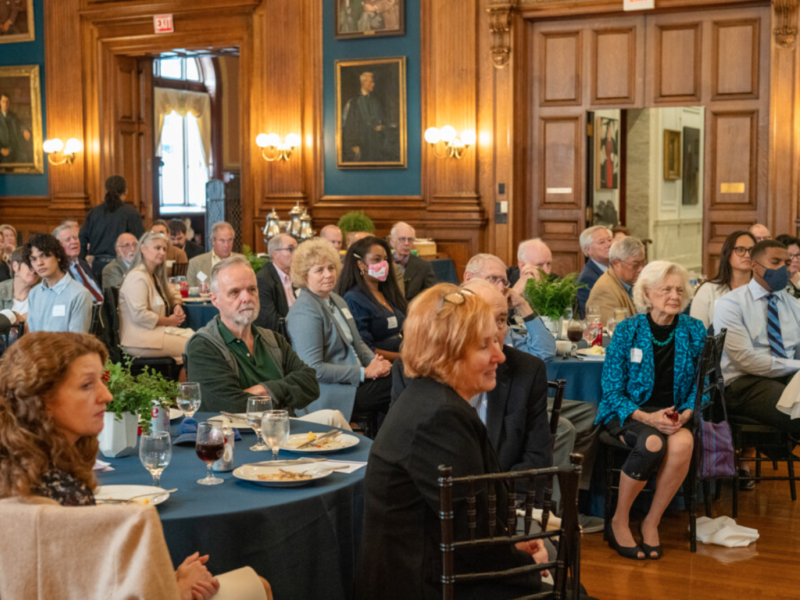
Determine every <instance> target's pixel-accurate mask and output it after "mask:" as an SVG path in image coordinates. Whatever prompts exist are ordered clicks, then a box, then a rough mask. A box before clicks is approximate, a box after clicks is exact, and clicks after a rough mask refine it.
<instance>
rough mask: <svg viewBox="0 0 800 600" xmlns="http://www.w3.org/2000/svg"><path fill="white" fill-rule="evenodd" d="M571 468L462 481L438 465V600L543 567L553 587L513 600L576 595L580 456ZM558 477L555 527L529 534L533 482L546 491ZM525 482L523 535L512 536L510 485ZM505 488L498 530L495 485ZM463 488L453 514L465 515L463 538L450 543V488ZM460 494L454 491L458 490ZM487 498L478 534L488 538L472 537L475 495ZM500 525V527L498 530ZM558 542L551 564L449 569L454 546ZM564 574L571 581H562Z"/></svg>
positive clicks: (512, 488) (513, 514) (475, 518)
mask: <svg viewBox="0 0 800 600" xmlns="http://www.w3.org/2000/svg"><path fill="white" fill-rule="evenodd" d="M570 458H571V461H572V465H571V466H570V467H568V468H563V469H559V468H558V467H549V468H547V469H531V470H529V471H512V472H509V473H489V474H486V475H470V476H465V477H453V476H452V467H449V466H446V465H441V466H440V467H439V480H438V482H439V518H440V521H441V531H442V540H441V552H442V598H443V600H453V599H454V597H455V596H454V595H455V588H456V584H457V583H469V582H482V581H487V580H502V579H505V578H511V577H519V576H520V575H523V574H526V573H533V572H541V571H542V570H544V569H548V570H549V571H550V572H551V574H552V575H553V580H554V586H553V590H552V591H549V592H540V593H538V594H534V595H526V596H524V597H522V598H520V599H519V600H533V599H539V598H541V599H544V598H554V599H559V598H560V599H563V598H566V597H567V596H566V594H567V592H568V590H571V592H572V597H573V598H577V597H578V591H579V589H580V527H579V526H578V482H579V480H580V473H581V462H582V461H583V456H582V455H580V454H573V455H571V457H570ZM555 476H557V477H558V482H559V486H560V487H561V493H562V498H563V507H564V508H563V514H562V517H561V527H560V528H559V529H554V530H552V531H544V529H545V528H544V527H542V529H543V531H542V532H540V533H533V534H532V533H531V524H532V522H533V510H534V496H535V493H534V489H535V488H536V481H537V480H538V479H545V480H546V482H547V483H546V486H547V487H550V488H552V487H553V482H552V479H553V477H555ZM517 482H525V483H526V484H527V485H526V490H527V491H526V495H525V515H524V530H523V533H521V534H518V533H517V518H518V517H517V511H516V505H515V503H516V498H517V494H516V483H517ZM498 485H500V486H503V485H505V486H508V490H509V491H508V507H507V512H508V520H507V523H503V524H500V527H499V528H498V520H497V493H496V492H497V486H498ZM454 487H458V488H459V490H465V491H466V495H465V501H464V502H462V503H460V506H459V507H458V508H459V510H463V511H464V512H465V513H466V519H467V526H468V530H469V539H463V540H461V539H459V540H456V539H454V535H455V534H454V531H453V522H454V520H455V518H456V515H455V514H454V504H453V489H454ZM459 493H460V491H459ZM484 493H485V494H487V513H488V514H487V515H486V519H485V525H486V527H482V528H481V530H488V536H485V537H478V536H477V533H476V532H477V531H478V529H479V527H478V519H479V515H478V514H477V513H478V510H477V509H476V497H477V496H478V495H480V494H484ZM549 509H550V507H549V506H548V505H545V506H544V507H543V510H544V514H546V513H547V512H549ZM503 525H505V527H503ZM498 529H500V531H499V533H498ZM555 538H558V554H557V557H556V560H555V561H553V562H548V563H541V564H532V565H529V566H522V567H517V568H513V569H508V570H505V571H484V572H477V573H476V572H472V573H456V572H455V567H454V558H455V557H454V554H455V552H457V551H458V550H459V549H460V548H476V547H487V546H506V547H507V546H509V545H511V544H517V543H519V542H523V541H528V540H534V539H551V540H554V539H555ZM568 573H569V574H571V579H570V580H568Z"/></svg>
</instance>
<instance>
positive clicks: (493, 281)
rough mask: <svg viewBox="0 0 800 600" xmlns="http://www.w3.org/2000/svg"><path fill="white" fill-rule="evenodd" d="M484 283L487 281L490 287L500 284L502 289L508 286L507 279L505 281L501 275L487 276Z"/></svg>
mask: <svg viewBox="0 0 800 600" xmlns="http://www.w3.org/2000/svg"><path fill="white" fill-rule="evenodd" d="M486 281H488V282H489V283H491V284H492V285H497V284H498V283H502V284H503V286H504V287H508V286H509V283H508V279H506V278H505V277H503V276H502V275H487V276H486Z"/></svg>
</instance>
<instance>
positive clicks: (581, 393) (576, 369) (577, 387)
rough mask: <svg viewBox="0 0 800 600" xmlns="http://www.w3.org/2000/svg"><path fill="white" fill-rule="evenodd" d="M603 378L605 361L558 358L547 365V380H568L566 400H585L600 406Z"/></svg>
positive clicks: (565, 393) (565, 392)
mask: <svg viewBox="0 0 800 600" xmlns="http://www.w3.org/2000/svg"><path fill="white" fill-rule="evenodd" d="M602 377H603V361H601V360H599V361H595V360H593V361H590V360H579V359H577V358H568V359H567V360H563V359H562V358H561V357H560V356H557V357H556V358H554V359H553V360H551V361H549V362H548V363H547V380H548V381H555V380H556V379H566V380H567V387H566V390H565V391H564V398H567V399H569V400H583V401H584V402H591V403H593V404H600V399H601V398H602V396H603V390H602V388H601V381H602Z"/></svg>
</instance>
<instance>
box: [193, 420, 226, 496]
mask: <svg viewBox="0 0 800 600" xmlns="http://www.w3.org/2000/svg"><path fill="white" fill-rule="evenodd" d="M194 451H195V452H196V453H197V457H198V458H199V459H200V460H202V461H203V462H204V463H206V468H207V472H206V476H205V477H204V478H203V479H198V480H197V483H199V484H200V485H217V484H220V483H222V482H223V480H222V479H220V478H219V477H214V475H213V474H212V473H211V467H212V465H213V464H214V463H215V462H216V461H218V460H219V459H220V458H222V454H223V453H224V452H225V432H224V431H223V430H222V427H221V426H220V425H219V424H217V423H216V422H214V421H204V422H203V423H200V424H199V425H198V426H197V443H196V444H195V447H194Z"/></svg>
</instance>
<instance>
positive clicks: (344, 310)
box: [342, 308, 353, 321]
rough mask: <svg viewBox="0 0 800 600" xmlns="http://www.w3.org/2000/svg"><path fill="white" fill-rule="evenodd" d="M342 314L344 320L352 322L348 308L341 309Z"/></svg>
mask: <svg viewBox="0 0 800 600" xmlns="http://www.w3.org/2000/svg"><path fill="white" fill-rule="evenodd" d="M342 314H343V315H344V318H345V319H349V320H351V321H352V320H353V315H352V314H350V309H349V308H343V309H342Z"/></svg>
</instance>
